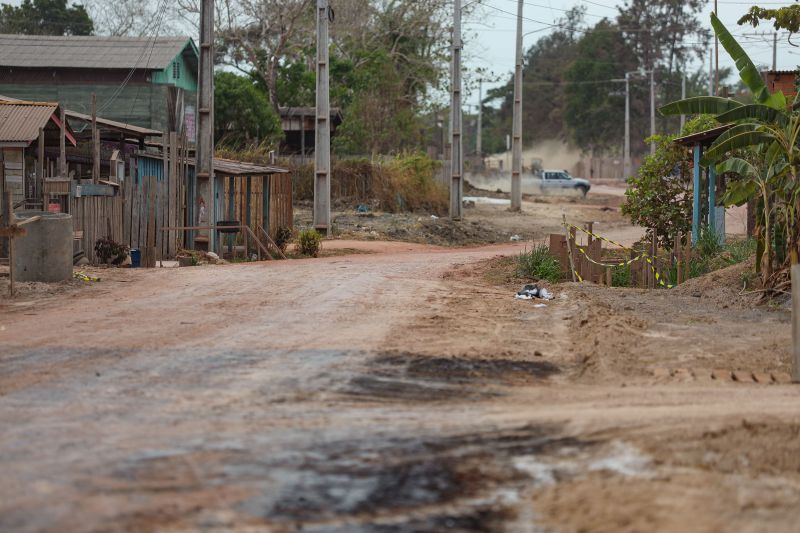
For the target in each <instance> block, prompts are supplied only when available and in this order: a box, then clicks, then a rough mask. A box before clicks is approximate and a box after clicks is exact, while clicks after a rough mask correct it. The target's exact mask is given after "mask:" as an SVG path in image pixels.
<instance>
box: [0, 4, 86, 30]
mask: <svg viewBox="0 0 800 533" xmlns="http://www.w3.org/2000/svg"><path fill="white" fill-rule="evenodd" d="M93 31H94V25H93V23H92V19H91V18H90V17H89V14H88V13H87V12H86V9H85V8H84V7H83V6H82V5H77V4H74V5H72V6H68V5H67V0H23V2H22V3H21V4H20V5H19V6H16V7H15V6H12V5H10V4H2V6H0V33H22V34H25V35H91V34H92V32H93Z"/></svg>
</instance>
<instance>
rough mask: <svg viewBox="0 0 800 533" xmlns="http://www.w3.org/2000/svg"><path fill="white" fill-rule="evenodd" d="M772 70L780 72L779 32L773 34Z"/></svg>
mask: <svg viewBox="0 0 800 533" xmlns="http://www.w3.org/2000/svg"><path fill="white" fill-rule="evenodd" d="M772 70H773V71H776V70H778V32H775V33H773V34H772Z"/></svg>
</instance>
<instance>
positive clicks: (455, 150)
mask: <svg viewBox="0 0 800 533" xmlns="http://www.w3.org/2000/svg"><path fill="white" fill-rule="evenodd" d="M461 47H462V43H461V0H453V54H452V56H453V57H452V67H451V73H450V74H451V76H452V86H453V87H452V92H451V94H450V129H451V131H450V133H451V135H452V139H451V146H450V218H452V219H453V220H461V214H462V207H461V195H462V192H463V184H462V181H461V176H462V172H463V170H464V160H463V158H462V155H463V152H462V150H463V144H462V142H461V127H462V118H463V117H462V114H461Z"/></svg>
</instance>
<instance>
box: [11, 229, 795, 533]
mask: <svg viewBox="0 0 800 533" xmlns="http://www.w3.org/2000/svg"><path fill="white" fill-rule="evenodd" d="M340 246H354V247H355V246H360V245H358V244H354V243H345V244H340ZM367 246H369V247H371V249H370V250H369V251H371V252H373V253H370V254H364V255H352V256H341V257H331V258H326V259H318V260H300V261H284V262H270V263H259V264H246V265H225V266H215V267H196V268H184V269H155V270H149V271H147V270H119V271H114V273H113V274H112V275H111V276H109V277H108V278H107V279H105V280H104V281H102V282H100V283H96V284H93V285H91V286H88V287H86V288H83V289H82V290H79V291H73V292H69V293H66V294H63V295H60V297H59V298H52V299H49V300H38V301H35V302H33V303H31V302H27V301H25V300H24V299H23V300H19V301H11V302H9V301H6V302H3V303H0V346H1V347H2V350H1V351H0V370H1V372H0V427H2V432H1V433H0V471H2V477H3V482H2V483H0V530H3V531H179V530H183V531H189V530H192V531H194V530H213V531H230V530H233V531H265V530H266V531H326V532H327V531H370V532H372V531H442V530H446V531H515V532H516V531H653V530H662V531H725V530H727V531H767V530H769V531H792V530H795V528H796V525H797V523H798V519H800V509H798V508H797V505H796V503H797V501H800V440H799V439H798V434H800V403H799V402H798V400H800V392H798V388H797V387H794V386H791V385H781V384H775V383H773V384H760V383H756V382H755V381H753V379H752V376H753V375H755V376H756V377H759V378H760V379H761V380H762V381H764V380H765V377H764V376H769V378H770V381H772V376H775V377H776V378H777V379H782V378H783V377H784V373H785V372H786V371H787V369H788V349H787V346H788V339H789V334H790V325H789V322H788V314H787V313H786V312H785V311H782V310H776V309H752V308H751V307H750V306H749V305H747V302H744V301H743V300H742V299H741V298H737V297H736V296H735V294H734V295H731V296H730V297H729V298H728V297H726V296H725V295H724V294H722V296H720V294H719V293H713V294H714V296H713V297H712V296H711V294H712V291H709V290H706V289H705V288H703V287H702V286H699V285H698V286H696V287H691V286H688V287H686V288H685V289H683V290H682V291H675V292H672V293H670V292H667V291H654V292H651V293H648V292H646V291H639V290H623V289H612V290H603V289H601V288H597V287H592V286H582V285H575V284H562V285H559V286H557V287H555V288H554V290H555V291H556V293H557V298H556V299H555V300H553V301H552V302H549V303H548V304H547V307H543V308H536V307H533V305H534V302H530V301H518V300H514V299H513V298H512V295H513V291H512V289H513V282H511V281H508V280H507V279H505V280H504V278H503V276H502V271H500V273H499V274H498V267H497V261H496V260H494V259H493V258H495V257H496V256H497V255H499V254H514V253H516V252H517V251H518V250H520V249H521V248H522V247H523V246H524V245H523V244H520V245H519V246H511V245H504V246H498V247H484V248H475V249H448V250H443V249H436V248H430V247H424V246H421V245H413V244H405V243H390V244H376V243H368V244H367ZM732 371H735V372H736V375H737V376H738V378H739V380H740V381H733V380H732V378H731V376H732ZM712 373H713V374H714V375H715V376H716V379H712V378H711V375H712ZM748 377H749V378H750V379H749V380H748V379H746V378H748Z"/></svg>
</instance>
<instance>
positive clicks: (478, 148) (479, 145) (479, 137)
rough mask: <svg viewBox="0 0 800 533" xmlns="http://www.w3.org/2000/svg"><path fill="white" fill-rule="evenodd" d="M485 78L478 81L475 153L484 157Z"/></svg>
mask: <svg viewBox="0 0 800 533" xmlns="http://www.w3.org/2000/svg"><path fill="white" fill-rule="evenodd" d="M482 130H483V78H481V79H479V80H478V131H477V134H476V135H475V139H476V140H475V152H476V153H477V154H478V157H483V131H482Z"/></svg>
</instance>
